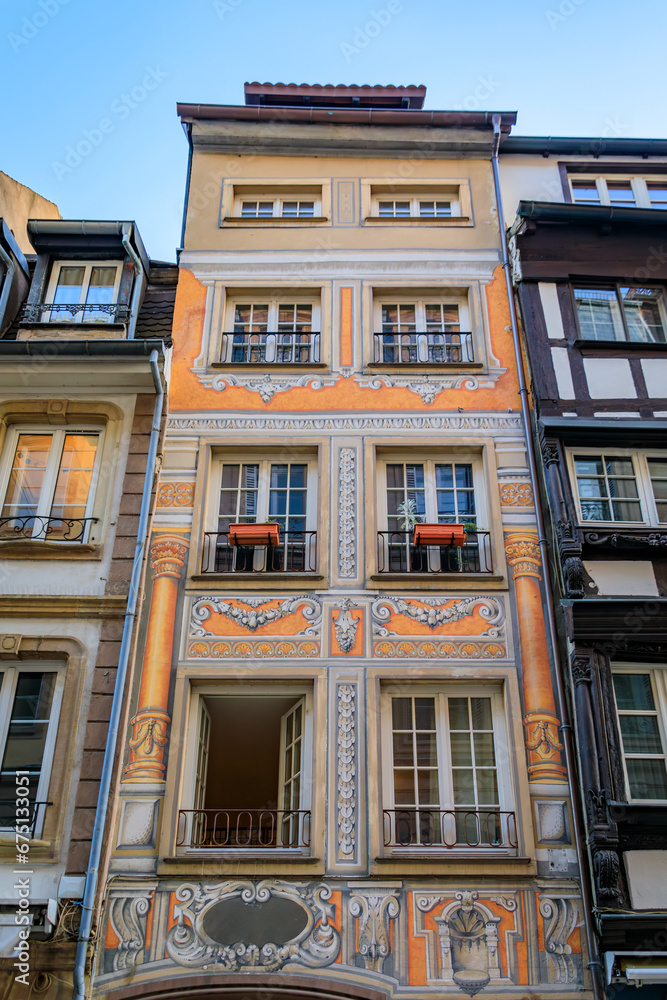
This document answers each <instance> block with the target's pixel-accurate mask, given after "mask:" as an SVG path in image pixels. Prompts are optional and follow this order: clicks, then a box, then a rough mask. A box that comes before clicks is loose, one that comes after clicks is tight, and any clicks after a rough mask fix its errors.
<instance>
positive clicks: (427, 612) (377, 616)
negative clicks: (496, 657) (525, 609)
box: [371, 596, 505, 638]
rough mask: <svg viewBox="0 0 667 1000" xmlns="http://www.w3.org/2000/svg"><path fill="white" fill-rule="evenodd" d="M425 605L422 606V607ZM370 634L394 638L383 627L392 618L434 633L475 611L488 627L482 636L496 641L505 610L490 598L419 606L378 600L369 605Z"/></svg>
mask: <svg viewBox="0 0 667 1000" xmlns="http://www.w3.org/2000/svg"><path fill="white" fill-rule="evenodd" d="M424 605H425V606H424ZM371 610H372V615H373V624H374V627H373V634H374V635H381V636H388V635H396V632H392V631H391V630H390V629H388V628H387V627H386V626H385V624H384V623H385V622H389V621H391V617H392V612H393V613H394V614H399V615H405V617H406V618H411V619H412V620H413V621H415V622H418V623H419V624H420V625H426V626H428V628H429V629H431V630H433V629H436V628H441V627H442V626H443V625H448V624H451V623H452V622H457V621H460V620H461V619H462V618H465V617H471V616H472V615H473V614H474V612H475V611H476V610H478V611H479V614H480V616H481V617H482V618H483V619H484V620H485V621H487V622H488V623H489V626H490V627H489V628H488V629H487V631H486V632H482V633H481V635H482V636H485V637H489V638H496V637H497V636H498V635H500V632H501V630H500V626H501V625H502V623H503V621H504V619H505V607H504V605H503V604H502V602H501V601H497V600H495V598H493V597H479V596H478V597H464V598H462V599H461V600H452V599H451V598H436V597H425V598H422V599H421V601H420V603H419V604H416V603H415V602H414V601H405V600H403V599H402V598H401V597H379V598H378V599H377V600H376V601H374V602H373V605H372V609H371Z"/></svg>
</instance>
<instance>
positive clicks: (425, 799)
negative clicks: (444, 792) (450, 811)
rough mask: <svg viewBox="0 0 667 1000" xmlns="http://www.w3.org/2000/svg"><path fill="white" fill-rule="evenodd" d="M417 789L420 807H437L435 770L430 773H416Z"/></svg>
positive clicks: (436, 774) (436, 773) (436, 776)
mask: <svg viewBox="0 0 667 1000" xmlns="http://www.w3.org/2000/svg"><path fill="white" fill-rule="evenodd" d="M417 788H418V791H419V804H420V805H422V806H437V805H438V772H437V770H436V769H435V768H434V769H433V770H430V771H417Z"/></svg>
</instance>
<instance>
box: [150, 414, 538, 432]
mask: <svg viewBox="0 0 667 1000" xmlns="http://www.w3.org/2000/svg"><path fill="white" fill-rule="evenodd" d="M167 427H168V428H169V430H174V431H231V430H233V431H243V430H252V431H256V432H262V431H290V430H297V431H365V430H396V431H401V430H411V431H412V430H414V431H422V430H424V431H426V430H434V431H443V430H451V431H494V432H496V433H502V432H503V431H507V432H509V433H516V431H521V430H522V429H523V421H522V418H521V417H520V416H517V415H514V416H511V415H509V414H485V415H483V416H478V415H476V414H475V415H469V414H460V415H458V414H457V415H449V414H432V415H431V414H424V415H423V416H396V415H394V414H385V415H382V416H350V415H345V416H335V417H333V416H332V417H328V416H323V417H301V416H293V415H290V416H287V417H283V416H275V417H274V416H270V417H256V416H251V417H233V416H229V417H227V416H224V417H213V416H206V417H176V416H171V417H169V418H168V421H167Z"/></svg>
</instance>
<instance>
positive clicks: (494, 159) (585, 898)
mask: <svg viewBox="0 0 667 1000" xmlns="http://www.w3.org/2000/svg"><path fill="white" fill-rule="evenodd" d="M500 121H501V119H500V115H494V116H493V147H492V152H491V164H492V166H493V182H494V185H495V189H496V202H497V205H498V226H499V228H500V243H501V246H502V252H503V269H504V271H505V282H506V284H507V299H508V301H509V308H510V322H511V324H512V340H513V341H514V356H515V359H516V371H517V376H518V379H519V396H520V398H521V413H522V414H523V422H524V428H525V436H526V453H527V455H528V468H529V470H530V482H531V485H532V488H533V496H534V497H535V519H536V521H537V535H538V542H539V546H540V553H541V556H542V565H543V567H544V569H545V572H544V591H545V596H546V611H547V616H546V617H547V626H548V629H549V641H550V644H551V650H552V653H553V657H554V666H555V674H556V696H557V699H558V708H559V712H560V717H561V720H562V725H561V731H562V733H563V743H564V744H565V764H566V767H567V780H568V789H569V793H570V798H571V800H572V812H573V813H574V834H575V843H576V849H577V861H578V863H579V870H580V872H581V902H582V906H583V910H584V925H585V927H586V936H587V938H588V953H589V961H588V968H589V969H590V970H591V976H592V979H593V994H594V996H595V998H596V1000H604V990H603V988H602V965H601V963H600V957H599V954H598V946H597V937H596V935H595V928H594V926H593V899H592V892H591V884H590V881H589V879H588V870H589V869H588V852H587V850H586V848H585V846H584V834H583V828H582V820H581V802H580V799H579V792H578V790H576V789H575V788H574V785H573V776H574V774H575V773H576V772H575V755H574V749H573V746H572V726H571V724H570V721H569V711H568V705H567V700H566V698H565V690H564V687H563V677H562V673H561V664H560V655H559V646H558V641H557V637H556V616H555V614H554V599H553V593H552V590H551V579H550V577H549V570H548V567H549V553H548V550H547V540H546V537H545V535H544V519H543V517H542V507H541V504H540V493H539V489H538V481H537V465H536V462H535V449H534V447H533V438H532V434H531V430H530V428H531V421H530V410H529V408H528V388H527V386H526V375H525V371H524V367H523V354H522V352H521V340H520V336H519V324H518V321H517V315H516V306H515V303H514V290H513V288H512V276H511V273H510V260H509V250H508V247H507V233H506V231H505V216H504V213H503V203H502V196H501V190H500V171H499V169H498V147H499V145H500Z"/></svg>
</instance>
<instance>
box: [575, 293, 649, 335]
mask: <svg viewBox="0 0 667 1000" xmlns="http://www.w3.org/2000/svg"><path fill="white" fill-rule="evenodd" d="M572 292H573V295H574V305H575V310H576V314H577V321H578V324H579V332H580V334H581V337H582V338H583V339H584V340H598V341H601V340H603V341H607V340H609V341H619V340H620V341H631V342H633V343H646V344H664V343H665V342H666V341H667V334H666V331H667V308H666V306H665V296H664V292H663V289H662V288H659V287H658V286H655V285H653V286H643V287H641V286H638V285H601V284H600V285H589V286H585V285H583V284H576V285H573V287H572Z"/></svg>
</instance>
